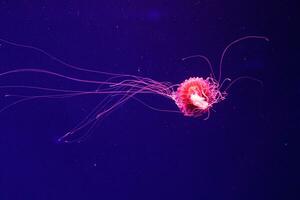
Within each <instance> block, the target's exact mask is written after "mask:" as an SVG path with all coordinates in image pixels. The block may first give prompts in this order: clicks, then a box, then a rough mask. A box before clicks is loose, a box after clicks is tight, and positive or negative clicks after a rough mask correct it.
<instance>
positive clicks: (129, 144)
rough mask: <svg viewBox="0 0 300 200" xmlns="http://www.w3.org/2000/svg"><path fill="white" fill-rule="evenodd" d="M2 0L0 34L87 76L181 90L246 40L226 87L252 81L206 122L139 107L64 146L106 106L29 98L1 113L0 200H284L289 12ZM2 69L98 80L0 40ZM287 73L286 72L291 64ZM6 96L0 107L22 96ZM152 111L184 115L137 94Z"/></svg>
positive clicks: (22, 79) (218, 4) (55, 84)
mask: <svg viewBox="0 0 300 200" xmlns="http://www.w3.org/2000/svg"><path fill="white" fill-rule="evenodd" d="M16 2H17V1H5V0H3V1H1V2H0V26H1V31H0V38H3V39H7V40H10V41H15V42H18V43H22V44H27V45H32V46H36V47H39V48H42V49H44V50H46V51H47V52H49V53H51V54H53V55H55V56H57V57H59V58H61V59H63V60H65V61H67V62H69V63H72V64H74V65H78V66H83V67H86V68H89V69H94V70H100V71H107V72H114V73H126V74H133V75H139V76H144V77H150V78H152V79H154V80H157V81H170V82H172V83H174V84H175V83H181V82H182V81H184V80H185V79H187V78H189V77H191V76H200V77H207V76H208V75H209V73H210V71H209V68H208V66H207V65H206V64H205V63H204V62H203V61H201V60H200V59H194V60H188V61H186V62H183V61H181V58H183V57H186V56H190V55H194V54H205V55H207V56H208V57H209V58H210V59H211V61H212V63H213V65H214V70H215V71H216V72H217V71H218V62H219V58H220V54H221V52H222V50H223V49H224V47H225V46H226V45H227V44H228V43H229V42H231V41H233V40H235V39H237V38H239V37H242V36H245V35H264V36H267V37H269V38H270V42H269V43H267V42H265V41H260V40H248V41H244V42H241V43H239V44H238V45H236V46H234V47H233V48H232V49H231V50H230V51H229V52H228V54H226V57H225V60H224V65H223V66H224V68H223V77H224V78H225V77H230V78H235V77H238V76H243V75H249V76H253V77H255V78H258V79H260V80H262V81H263V87H262V86H260V85H259V84H257V83H256V82H252V81H241V82H238V83H237V84H236V85H234V86H233V87H232V88H231V89H230V90H229V95H228V96H227V99H226V100H225V101H223V102H220V103H219V104H217V105H215V107H214V110H215V111H216V112H212V113H211V116H210V118H209V120H206V121H204V120H203V119H201V118H200V119H198V118H196V119H195V118H188V117H184V116H182V115H180V114H174V113H162V112H155V111H153V110H151V109H148V108H146V107H145V106H143V105H142V104H140V103H139V102H136V101H134V100H132V101H129V102H127V103H126V104H124V105H122V106H120V107H119V109H118V110H116V111H115V112H113V113H112V114H111V115H109V116H107V117H106V118H105V119H104V120H103V121H102V122H101V123H99V124H98V125H97V126H96V127H95V128H94V131H93V134H92V135H91V136H90V137H88V139H87V140H86V141H84V142H82V143H80V144H77V143H74V144H60V143H58V142H57V138H59V137H60V136H62V135H64V134H65V133H66V132H68V131H69V130H70V129H71V128H73V127H74V126H75V125H76V124H78V123H79V122H80V120H81V119H83V118H84V117H85V116H86V115H87V114H88V113H89V112H90V111H91V109H93V107H94V106H95V105H97V102H99V101H100V100H101V96H97V95H91V96H83V97H76V98H67V99H35V100H32V101H28V102H23V103H20V104H18V105H16V106H13V107H11V108H10V109H8V110H6V111H4V112H2V113H0V133H1V134H0V158H1V162H0V199H1V200H15V199H31V200H34V199H38V200H41V199H55V200H58V199H64V200H65V199H107V200H108V199H116V200H117V199H130V200H132V199H151V200H153V199H164V200H165V199H180V200H183V199H187V200H194V199H195V200H196V199H202V200H204V199H205V200H223V199H225V200H227V199H228V200H233V199H237V200H241V199H242V200H247V199H249V200H250V199H251V200H253V199H256V200H266V199H287V198H286V190H287V147H288V141H287V131H286V129H285V128H284V127H285V126H286V125H287V123H288V122H287V115H288V113H287V112H288V111H287V109H286V108H285V107H284V106H282V99H281V98H279V94H283V93H284V92H286V91H287V89H286V88H289V85H288V83H287V82H286V81H287V79H286V78H285V76H284V75H283V72H282V70H286V71H288V70H289V69H288V66H289V61H288V59H285V58H286V57H287V56H289V51H288V48H289V46H288V44H287V42H286V41H285V39H286V38H285V36H286V35H287V31H288V26H289V24H290V23H291V20H293V16H292V15H291V14H290V13H289V5H287V4H284V2H281V3H276V2H274V1H270V2H268V1H264V2H262V1H250V0H249V1H248V0H247V1H242V2H240V1H216V0H213V1H206V0H204V1H196V0H195V1H179V0H178V1H177V0H175V1H174V0H173V1H169V0H166V1H136V0H131V1H129V0H128V1H124V0H118V1H117V0H113V1H93V2H86V1H61V2H59V3H57V2H54V1H42V2H40V3H37V2H35V3H33V2H31V1H22V3H16ZM0 45H1V46H0V73H1V72H4V71H7V70H12V69H18V68H25V67H34V68H40V69H46V70H52V71H57V72H59V73H62V74H66V75H69V76H76V77H80V78H88V79H100V80H101V79H102V77H100V76H98V75H95V74H87V73H82V72H79V71H76V70H71V69H69V68H67V67H65V66H63V65H61V64H59V63H57V62H55V61H54V60H52V59H51V58H49V57H47V56H45V55H43V54H41V53H39V52H37V51H33V50H30V49H25V48H19V47H14V46H10V45H7V44H4V43H0ZM283 66H284V67H285V68H283ZM0 84H1V85H11V84H19V85H20V84H23V85H25V84H31V85H41V86H47V87H52V88H66V89H82V90H88V89H91V88H92V87H91V86H90V85H86V84H78V83H74V82H71V81H66V80H64V79H57V78H53V77H49V76H43V75H39V74H35V73H22V74H15V75H10V76H5V77H0ZM15 93H17V94H21V95H38V94H39V92H38V91H36V90H29V91H28V90H27V91H25V90H22V89H11V90H4V89H1V90H0V94H1V97H0V106H1V107H4V106H5V105H8V104H9V103H11V102H13V101H15V100H18V98H15V97H4V95H5V94H15ZM140 98H142V99H143V101H145V102H147V103H148V104H150V105H152V106H155V107H159V108H169V109H176V105H175V104H174V102H172V101H167V100H166V99H164V98H162V97H159V96H153V95H141V96H140Z"/></svg>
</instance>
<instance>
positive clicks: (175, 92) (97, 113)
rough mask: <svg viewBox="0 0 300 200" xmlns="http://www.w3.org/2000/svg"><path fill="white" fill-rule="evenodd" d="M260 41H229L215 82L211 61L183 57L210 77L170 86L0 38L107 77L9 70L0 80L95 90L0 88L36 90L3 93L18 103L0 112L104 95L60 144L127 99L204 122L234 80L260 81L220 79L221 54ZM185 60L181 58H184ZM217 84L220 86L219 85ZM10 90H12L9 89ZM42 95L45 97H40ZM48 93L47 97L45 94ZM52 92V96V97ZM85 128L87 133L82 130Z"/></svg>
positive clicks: (78, 137) (76, 136)
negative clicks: (160, 104) (161, 100)
mask: <svg viewBox="0 0 300 200" xmlns="http://www.w3.org/2000/svg"><path fill="white" fill-rule="evenodd" d="M251 38H252V39H264V40H266V41H268V39H267V38H266V37H262V36H246V37H242V38H240V39H237V40H235V41H233V42H231V43H230V44H229V45H228V46H227V47H226V48H225V49H224V51H223V52H222V55H221V59H220V65H219V76H218V79H216V77H215V75H214V72H213V68H212V65H211V62H210V61H209V59H208V58H207V57H205V56H203V55H195V56H189V57H187V58H194V57H199V58H202V59H204V60H205V61H206V62H207V63H208V65H209V67H210V70H211V74H210V76H209V77H207V78H202V77H191V78H188V79H187V80H185V81H183V82H182V83H181V84H172V83H170V82H160V81H155V80H153V79H150V78H146V77H141V76H134V75H126V74H117V73H109V72H102V71H95V70H90V69H84V68H81V67H77V66H74V65H71V64H68V63H66V62H64V61H62V60H60V59H59V58H57V57H55V56H53V55H51V54H49V53H47V52H46V51H44V50H42V49H39V48H37V47H33V46H28V45H22V44H17V43H14V42H10V41H6V40H3V39H0V42H3V43H5V44H8V45H13V46H17V47H22V48H29V49H32V50H35V51H38V52H40V53H42V54H44V55H46V56H48V57H50V58H51V59H53V60H54V61H56V62H58V63H60V64H62V65H64V66H65V67H68V68H71V69H72V70H77V71H81V72H84V73H93V74H97V75H100V76H108V78H106V79H104V80H105V81H101V80H89V79H80V78H77V77H73V76H68V75H64V74H60V73H57V72H54V71H48V70H43V69H37V68H21V69H16V70H11V71H6V72H2V73H0V78H1V77H4V76H7V75H12V74H23V73H24V74H26V73H37V74H46V75H49V76H52V77H57V78H62V79H65V80H67V81H75V82H79V83H83V84H91V85H94V86H95V88H96V89H94V90H88V91H87V90H85V91H82V90H70V89H57V88H50V87H43V86H42V85H30V84H29V85H17V84H13V85H0V89H14V88H19V89H25V90H26V89H27V90H39V95H35V94H33V95H29V96H25V95H21V94H16V93H13V92H10V93H9V94H6V95H5V97H11V96H14V97H18V98H20V100H17V101H15V102H13V103H11V104H9V105H8V106H5V107H4V108H2V109H0V113H1V112H3V111H4V110H6V109H8V108H10V107H12V106H14V105H16V104H18V103H21V102H24V101H28V100H33V99H37V98H51V99H53V98H69V97H78V96H82V95H102V96H103V95H104V97H103V98H102V100H101V101H100V102H99V103H98V105H97V106H95V108H94V109H93V110H92V111H91V112H90V114H88V115H87V116H86V118H84V119H83V120H82V121H81V122H80V123H78V124H77V125H76V126H75V127H74V128H73V129H71V130H70V131H69V132H67V133H66V134H65V135H63V136H62V137H60V138H59V141H60V142H74V141H82V139H83V138H85V137H86V136H87V135H88V133H90V132H91V130H92V129H93V127H94V126H95V125H96V124H97V123H98V122H99V121H100V120H102V119H104V118H105V117H106V116H107V115H109V114H110V113H111V112H113V111H114V110H116V109H117V108H118V107H119V106H120V105H121V104H124V103H126V102H127V101H128V100H130V99H135V100H137V101H138V102H140V103H142V104H143V105H145V106H147V107H148V108H150V109H153V110H156V111H162V112H175V113H182V114H183V115H184V116H188V117H202V116H205V117H204V119H207V118H208V117H209V114H210V109H212V107H213V105H214V104H216V103H218V102H220V101H222V100H224V99H225V97H226V95H227V90H228V89H229V88H230V87H231V86H232V84H234V83H235V82H236V81H238V80H241V79H251V80H255V81H258V82H260V81H259V80H257V79H255V78H252V77H247V76H242V77H238V78H236V79H234V80H233V81H231V80H230V79H229V78H226V79H224V80H221V75H222V72H221V70H222V62H223V58H224V55H225V53H226V52H227V50H228V49H229V47H231V46H232V45H233V44H235V43H237V42H240V41H242V40H245V39H251ZM187 58H185V59H187ZM226 81H231V82H230V84H228V85H227V87H226V88H225V89H223V84H224V82H226ZM220 83H221V84H220ZM12 91H14V90H12ZM41 92H44V93H45V94H40V93H41ZM49 92H51V94H49ZM53 93H54V94H53ZM140 94H144V95H146V94H156V95H160V96H162V97H165V98H167V99H170V100H172V101H173V102H175V104H176V105H177V107H178V110H168V109H161V108H157V107H156V106H152V105H149V104H147V103H145V102H144V101H142V100H140V99H139V97H138V95H140ZM85 129H87V130H85ZM82 130H85V131H84V132H85V133H84V134H79V133H78V132H82Z"/></svg>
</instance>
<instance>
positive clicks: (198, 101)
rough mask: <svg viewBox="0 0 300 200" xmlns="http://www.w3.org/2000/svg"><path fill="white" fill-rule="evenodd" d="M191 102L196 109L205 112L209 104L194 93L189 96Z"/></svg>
mask: <svg viewBox="0 0 300 200" xmlns="http://www.w3.org/2000/svg"><path fill="white" fill-rule="evenodd" d="M190 99H191V102H192V104H193V105H194V106H196V107H198V108H199V109H202V110H205V109H207V108H208V106H209V104H208V102H207V101H206V100H205V98H204V97H201V96H199V95H198V94H196V93H194V94H191V96H190Z"/></svg>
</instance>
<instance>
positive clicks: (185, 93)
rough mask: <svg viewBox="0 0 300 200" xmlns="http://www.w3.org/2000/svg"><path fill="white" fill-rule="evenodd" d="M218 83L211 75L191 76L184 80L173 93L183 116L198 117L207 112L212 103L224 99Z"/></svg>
mask: <svg viewBox="0 0 300 200" xmlns="http://www.w3.org/2000/svg"><path fill="white" fill-rule="evenodd" d="M223 95H224V94H222V93H221V92H220V91H219V84H218V82H217V81H216V80H214V79H213V78H211V77H208V78H206V79H203V78H199V77H192V78H189V79H187V80H185V81H184V82H183V83H181V84H180V86H179V87H178V88H177V91H176V92H175V93H174V94H173V98H174V100H175V103H176V104H177V106H178V108H179V109H180V111H181V112H182V113H183V114H184V115H185V116H193V117H198V116H201V115H203V114H204V113H207V112H208V111H209V109H210V108H211V107H212V105H213V104H215V103H217V102H219V101H220V100H223V99H224V96H223Z"/></svg>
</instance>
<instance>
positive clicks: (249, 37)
mask: <svg viewBox="0 0 300 200" xmlns="http://www.w3.org/2000/svg"><path fill="white" fill-rule="evenodd" d="M248 39H263V40H265V41H267V42H268V41H270V40H269V38H267V37H265V36H257V35H249V36H245V37H241V38H239V39H237V40H234V41H233V42H231V43H229V44H228V45H227V46H226V47H225V49H224V50H223V52H222V54H221V58H220V63H219V77H218V82H221V79H222V65H223V60H224V56H225V54H226V52H228V50H229V48H230V47H231V46H232V45H234V44H236V43H239V42H241V41H243V40H248Z"/></svg>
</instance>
